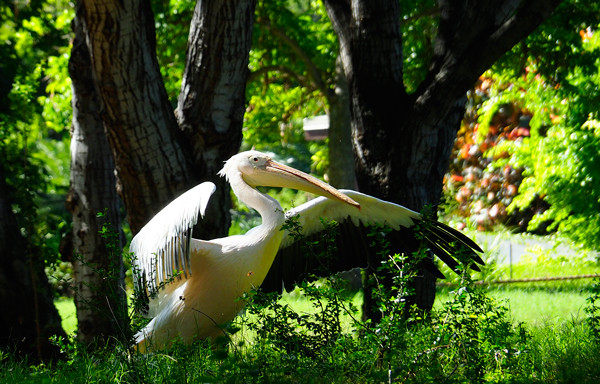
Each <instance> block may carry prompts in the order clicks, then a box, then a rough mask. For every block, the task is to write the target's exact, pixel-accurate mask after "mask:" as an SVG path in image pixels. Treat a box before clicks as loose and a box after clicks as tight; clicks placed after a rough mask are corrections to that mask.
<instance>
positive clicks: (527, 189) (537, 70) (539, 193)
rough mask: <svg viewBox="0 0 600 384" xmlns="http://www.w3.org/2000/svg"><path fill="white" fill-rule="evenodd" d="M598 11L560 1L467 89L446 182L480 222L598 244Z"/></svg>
mask: <svg viewBox="0 0 600 384" xmlns="http://www.w3.org/2000/svg"><path fill="white" fill-rule="evenodd" d="M590 14H593V15H596V16H593V17H591V16H590ZM598 14H600V9H599V8H598V6H597V5H594V6H593V7H591V8H590V7H588V6H585V9H584V8H583V6H582V4H581V3H579V2H565V3H563V4H562V5H561V12H557V13H556V15H555V16H554V17H553V18H551V19H550V20H548V21H547V22H546V23H545V24H544V25H543V26H542V28H541V31H540V33H539V34H535V35H532V36H531V37H530V38H529V39H528V40H527V41H526V42H524V43H522V44H520V45H519V46H517V47H515V48H514V49H513V50H512V51H511V52H510V53H509V54H507V56H506V58H505V59H504V60H501V61H500V62H499V63H497V64H496V65H495V67H494V68H493V69H492V70H491V71H489V72H488V73H487V74H486V76H485V77H484V78H482V80H481V81H480V83H479V84H478V85H477V87H476V88H475V89H474V90H473V92H472V93H471V103H472V104H471V110H470V111H468V112H469V113H468V114H467V118H466V120H465V122H464V123H463V128H462V130H461V133H460V134H459V138H458V140H457V146H456V147H455V155H454V156H455V159H456V160H454V162H453V167H452V168H451V174H450V175H449V176H448V177H447V178H446V189H447V191H449V192H450V193H451V194H454V195H455V196H456V200H457V202H458V207H457V212H458V213H460V214H461V215H463V216H469V215H473V216H474V217H475V224H476V225H477V227H478V228H479V229H481V230H485V229H489V228H491V227H492V226H493V225H495V224H505V225H509V226H513V225H517V226H518V227H519V228H521V229H522V230H528V231H535V232H538V233H547V232H553V231H557V232H559V233H560V234H563V235H565V236H568V237H570V238H572V239H573V240H575V241H576V242H578V243H580V244H584V245H586V246H587V247H589V248H593V249H598V247H599V246H600V244H599V243H598V239H600V236H599V233H598V224H599V223H598V216H597V215H596V212H598V209H599V208H600V206H599V205H598V201H600V184H599V181H598V179H599V177H598V176H599V175H598V174H597V172H596V171H595V170H597V169H599V168H598V167H599V165H598V161H599V160H598V145H599V144H600V143H599V141H598V140H599V139H598V138H599V126H600V124H599V123H598V104H597V102H596V100H597V98H598V96H600V95H598V89H599V85H600V83H599V81H600V77H599V75H598V73H599V70H600V61H599V60H598V59H597V58H598V48H599V43H598V42H599V41H600V40H599V37H598V33H597V32H596V29H597V20H598V18H597V16H598ZM566 15H568V16H566ZM473 107H475V109H477V111H476V112H475V111H474V108H473Z"/></svg>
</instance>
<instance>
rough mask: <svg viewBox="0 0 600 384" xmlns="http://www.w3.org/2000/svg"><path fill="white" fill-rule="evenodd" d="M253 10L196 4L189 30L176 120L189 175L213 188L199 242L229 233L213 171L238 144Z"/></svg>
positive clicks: (245, 4) (227, 201)
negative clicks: (192, 173) (189, 165)
mask: <svg viewBox="0 0 600 384" xmlns="http://www.w3.org/2000/svg"><path fill="white" fill-rule="evenodd" d="M255 7H256V2H255V1H254V0H249V1H248V0H245V1H234V2H232V1H228V0H201V1H198V2H197V3H196V8H195V10H194V16H193V18H192V24H191V27H190V35H189V38H188V51H187V63H186V67H185V71H184V74H183V81H182V84H181V93H180V94H179V99H178V105H177V120H178V122H179V126H180V128H181V129H182V131H183V133H184V135H185V137H186V138H187V139H188V140H189V142H190V143H191V144H192V145H191V146H192V152H191V156H190V159H191V160H192V164H193V168H194V170H195V172H196V173H197V174H199V175H203V176H204V178H203V181H206V180H210V181H212V182H214V183H215V184H216V185H217V191H216V192H215V194H213V196H212V197H211V201H210V204H209V205H208V207H207V212H206V216H207V217H209V218H210V220H206V221H202V222H200V223H199V225H198V228H196V233H201V234H202V235H203V236H205V238H214V237H218V236H223V235H225V234H227V232H228V230H229V224H230V220H231V219H230V215H229V208H230V206H231V194H230V192H229V186H228V185H227V184H226V182H225V180H224V179H223V178H221V177H218V176H217V172H218V171H219V170H220V169H221V168H222V166H223V161H225V160H227V159H229V158H230V157H231V156H233V155H234V154H236V153H237V151H238V150H239V148H240V143H241V141H242V124H243V119H244V112H245V107H246V102H245V100H246V95H245V91H246V80H247V78H248V74H249V70H248V56H249V53H250V47H251V45H252V26H253V23H254V9H255Z"/></svg>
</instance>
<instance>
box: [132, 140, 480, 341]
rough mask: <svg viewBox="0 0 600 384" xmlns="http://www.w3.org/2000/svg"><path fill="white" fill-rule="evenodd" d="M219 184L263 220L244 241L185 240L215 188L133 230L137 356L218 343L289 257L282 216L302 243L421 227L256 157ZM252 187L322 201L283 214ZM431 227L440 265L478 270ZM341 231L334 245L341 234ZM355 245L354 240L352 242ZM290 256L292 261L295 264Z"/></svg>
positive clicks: (381, 205)
mask: <svg viewBox="0 0 600 384" xmlns="http://www.w3.org/2000/svg"><path fill="white" fill-rule="evenodd" d="M219 175H220V176H222V177H225V178H226V179H227V180H228V182H229V183H230V185H231V188H232V190H233V192H234V193H235V195H236V196H237V197H238V199H239V200H240V201H242V202H243V203H245V204H246V205H247V206H248V207H250V208H252V209H254V210H256V211H257V212H258V213H259V214H260V216H261V219H262V223H261V224H260V225H259V226H257V227H255V228H252V229H251V230H250V231H248V232H247V233H246V234H244V235H235V236H229V237H223V238H218V239H213V240H209V241H208V240H199V239H195V238H192V236H191V229H192V227H193V226H194V224H195V223H196V222H197V218H198V214H200V215H202V216H204V212H205V209H206V206H207V204H208V201H209V199H210V196H211V195H212V193H213V192H214V191H215V185H214V184H213V183H210V182H204V183H202V184H200V185H198V186H196V187H194V188H192V189H190V190H189V191H187V192H185V193H183V194H182V195H181V196H179V197H178V198H176V199H175V200H173V201H172V202H171V203H170V204H169V205H167V206H166V207H165V208H163V210H161V211H160V212H159V213H158V214H156V216H154V217H153V218H152V219H151V220H150V221H149V222H148V223H147V224H146V225H145V226H144V227H143V228H142V229H141V230H140V232H139V233H138V234H137V235H136V236H135V237H134V238H133V240H132V242H131V245H130V252H131V253H132V254H133V272H134V276H135V281H136V287H137V289H138V290H139V291H140V292H142V293H143V294H145V295H146V297H147V298H148V302H147V305H146V306H145V308H144V315H145V316H146V317H148V318H151V320H150V322H149V323H148V325H147V326H146V327H145V328H143V329H142V330H141V331H140V332H138V333H137V334H136V335H135V341H136V343H137V347H138V350H140V351H148V350H155V349H160V348H162V347H165V346H168V345H169V344H170V343H171V342H172V340H174V339H176V338H180V339H181V340H182V341H183V342H185V343H190V342H192V341H193V340H195V339H205V338H211V339H215V338H216V337H218V336H220V335H223V325H224V324H227V323H228V322H230V321H231V320H232V319H233V318H234V317H235V316H236V315H237V314H238V313H239V312H240V311H241V309H242V308H243V306H244V301H243V300H241V299H240V298H241V297H243V295H244V293H246V292H249V291H250V290H251V289H252V288H253V287H259V286H261V284H262V283H263V281H264V280H265V277H266V276H267V274H268V272H269V270H270V268H271V266H272V264H273V262H274V260H275V258H276V255H277V254H278V252H279V251H280V250H285V249H288V250H289V249H293V247H291V246H292V245H293V243H294V241H295V237H294V236H292V235H290V233H289V232H288V231H287V230H282V226H283V224H284V222H285V220H286V219H287V218H289V217H295V218H297V220H298V222H299V224H300V227H301V228H302V231H303V234H306V235H310V234H314V233H316V232H317V231H319V230H322V224H321V221H320V218H326V219H328V220H336V221H339V222H342V223H345V224H344V225H345V226H346V227H354V228H361V227H363V228H364V226H365V225H368V224H382V225H386V226H389V227H390V228H392V229H393V230H405V229H407V228H410V227H412V226H413V225H414V224H415V223H418V222H420V221H422V220H423V218H422V217H421V215H420V214H419V213H417V212H414V211H411V210H410V209H408V208H405V207H403V206H400V205H397V204H394V203H390V202H387V201H383V200H379V199H377V198H374V197H372V196H368V195H365V194H362V193H359V192H356V191H350V190H340V191H338V190H336V189H335V188H333V187H331V186H330V185H328V184H326V183H325V182H323V181H321V180H319V179H317V178H315V177H313V176H310V175H308V174H306V173H303V172H301V171H298V170H296V169H294V168H291V167H289V166H286V165H284V164H281V163H278V162H276V161H274V160H273V159H272V158H270V157H269V156H268V155H266V154H264V153H261V152H258V151H254V150H252V151H246V152H241V153H239V154H237V155H235V156H233V157H231V158H230V159H229V160H228V161H226V162H225V165H224V167H223V169H222V170H221V171H220V172H219ZM258 186H264V187H288V188H293V189H298V190H302V191H306V192H309V193H312V194H315V195H318V196H320V197H318V198H315V199H313V200H311V201H309V202H307V203H305V204H302V205H300V206H299V207H296V208H293V209H290V210H289V211H287V212H286V213H284V211H283V209H282V207H281V205H280V204H279V202H277V201H276V200H275V199H273V198H272V197H270V196H269V195H267V194H265V193H261V192H260V191H259V190H257V189H256V187H258ZM432 222H433V225H429V226H427V227H426V228H427V229H422V231H424V232H426V233H424V238H425V241H426V243H427V245H428V247H429V248H430V249H431V250H432V251H433V252H434V253H435V254H436V255H438V257H440V259H441V260H442V261H444V262H445V263H446V264H448V265H450V266H451V267H455V266H456V265H457V262H456V261H455V260H454V258H453V257H452V253H453V252H455V251H457V250H458V249H467V250H468V251H469V252H470V255H471V258H472V260H474V261H476V262H477V263H480V264H483V261H482V260H481V258H480V257H479V256H478V255H477V254H476V253H477V252H481V249H480V248H479V247H478V246H477V244H475V243H474V242H473V241H472V240H470V239H469V238H467V237H466V236H465V235H463V234H462V233H460V232H458V231H456V230H454V229H452V228H450V227H448V226H446V225H444V224H441V223H439V222H437V221H432ZM342 232H343V233H342V234H341V235H340V236H343V235H344V234H347V233H348V231H347V230H344V231H342ZM353 237H354V240H353V241H356V239H357V238H359V236H356V235H353ZM412 238H413V239H414V234H412ZM340 240H341V239H340ZM342 242H343V241H342ZM347 244H350V246H352V244H353V242H352V241H351V242H347ZM289 257H290V256H288V260H289ZM292 257H294V258H296V260H298V256H292ZM288 264H289V263H288ZM346 264H347V263H346ZM283 265H285V263H282V262H278V263H277V268H274V269H273V270H274V271H275V270H281V268H282V266H283ZM355 266H357V265H354V267H355ZM272 272H273V271H272ZM438 274H439V272H438ZM441 276H443V275H441Z"/></svg>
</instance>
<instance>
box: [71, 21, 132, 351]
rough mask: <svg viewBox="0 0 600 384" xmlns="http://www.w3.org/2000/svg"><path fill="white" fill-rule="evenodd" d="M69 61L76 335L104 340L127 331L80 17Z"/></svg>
mask: <svg viewBox="0 0 600 384" xmlns="http://www.w3.org/2000/svg"><path fill="white" fill-rule="evenodd" d="M74 29H75V40H74V41H73V49H72V51H71V59H70V61H69V73H70V75H71V80H72V84H73V85H72V86H73V100H72V104H73V126H72V131H71V188H70V191H69V195H68V197H67V207H68V209H69V211H71V213H72V215H73V248H74V252H75V255H74V258H73V273H74V277H75V286H74V287H73V288H74V291H75V305H76V308H77V321H78V332H77V337H78V338H79V340H80V341H83V342H86V343H91V342H93V341H97V342H101V343H104V342H106V341H107V339H108V338H110V337H113V336H117V337H119V338H121V339H122V340H126V339H127V337H128V334H129V320H128V316H127V301H126V297H125V288H124V286H123V277H124V269H123V256H122V254H121V249H122V244H121V236H120V227H121V221H120V217H119V204H118V202H119V198H118V195H117V191H116V181H115V175H114V162H113V159H112V155H111V152H110V147H109V146H108V141H107V139H106V135H105V132H104V126H103V123H102V119H101V118H100V112H101V102H100V99H99V98H98V95H97V93H96V88H95V86H94V82H93V78H92V68H91V62H90V56H89V52H88V49H87V46H86V44H85V36H84V34H83V29H82V28H81V24H80V22H79V19H77V18H76V19H75V21H74Z"/></svg>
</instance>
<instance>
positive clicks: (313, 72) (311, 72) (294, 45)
mask: <svg viewBox="0 0 600 384" xmlns="http://www.w3.org/2000/svg"><path fill="white" fill-rule="evenodd" d="M262 25H264V27H265V28H267V29H268V30H269V31H271V33H272V34H273V35H274V36H277V37H278V38H279V39H281V40H282V41H283V42H284V43H285V44H286V45H287V46H289V47H290V48H291V49H292V51H293V52H294V53H295V54H296V56H297V57H298V58H299V59H300V60H302V61H303V62H304V64H306V68H307V72H308V76H309V77H310V79H311V80H312V81H313V83H314V85H315V87H316V88H318V89H319V90H320V91H321V92H323V94H325V95H327V94H329V93H330V92H332V91H331V89H330V88H329V86H328V85H327V83H325V81H323V77H322V71H321V70H320V69H319V68H318V67H317V66H316V65H315V63H314V62H313V61H312V60H311V58H310V56H309V55H308V54H307V53H306V52H305V51H304V50H303V49H302V47H301V46H300V45H299V44H298V42H297V41H295V40H294V39H292V38H290V37H289V36H288V35H287V34H286V33H285V31H283V30H282V29H280V28H278V27H276V26H273V25H272V24H271V23H270V22H269V21H268V20H267V21H265V22H264V23H263V24H262Z"/></svg>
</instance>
